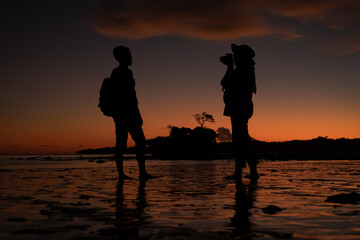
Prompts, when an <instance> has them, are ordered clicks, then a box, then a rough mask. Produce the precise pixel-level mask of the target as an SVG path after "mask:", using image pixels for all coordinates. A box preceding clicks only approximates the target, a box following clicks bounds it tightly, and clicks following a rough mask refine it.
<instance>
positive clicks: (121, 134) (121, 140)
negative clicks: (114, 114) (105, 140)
mask: <svg viewBox="0 0 360 240" xmlns="http://www.w3.org/2000/svg"><path fill="white" fill-rule="evenodd" d="M114 122H115V134H116V144H115V162H116V167H117V170H118V173H119V179H129V178H130V177H128V176H126V175H125V174H124V167H123V160H124V152H125V149H126V144H127V138H128V130H127V127H126V125H125V124H123V123H122V122H121V121H120V120H118V119H116V118H114Z"/></svg>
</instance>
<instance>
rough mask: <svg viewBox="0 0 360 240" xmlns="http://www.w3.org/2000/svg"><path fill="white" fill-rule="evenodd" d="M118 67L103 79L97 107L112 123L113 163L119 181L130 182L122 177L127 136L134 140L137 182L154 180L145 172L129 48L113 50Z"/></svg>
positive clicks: (141, 133) (141, 130)
mask: <svg viewBox="0 0 360 240" xmlns="http://www.w3.org/2000/svg"><path fill="white" fill-rule="evenodd" d="M113 54H114V57H115V59H116V60H117V61H118V62H119V67H117V68H115V69H114V70H113V71H112V73H111V76H110V78H107V79H105V80H104V82H103V85H102V88H101V90H100V104H99V106H100V108H101V111H102V112H103V113H104V114H105V115H106V116H111V117H112V118H113V119H114V122H115V134H116V145H115V160H116V166H117V170H118V172H119V178H120V179H130V177H128V176H126V175H125V174H124V168H123V159H124V156H123V155H124V152H125V150H126V144H127V139H128V133H130V135H131V137H132V139H133V140H134V141H135V148H136V158H137V160H138V164H139V177H140V179H149V178H154V176H152V175H150V174H148V173H147V172H146V169H145V136H144V132H143V129H142V125H143V120H142V118H141V114H140V111H139V108H138V101H137V98H136V92H135V80H134V78H133V74H132V71H131V70H130V69H129V66H130V65H132V56H131V52H130V49H129V48H127V47H124V46H118V47H116V48H114V51H113Z"/></svg>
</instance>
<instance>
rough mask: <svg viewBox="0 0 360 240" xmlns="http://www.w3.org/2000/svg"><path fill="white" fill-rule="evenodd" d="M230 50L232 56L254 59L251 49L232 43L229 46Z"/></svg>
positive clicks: (253, 52)
mask: <svg viewBox="0 0 360 240" xmlns="http://www.w3.org/2000/svg"><path fill="white" fill-rule="evenodd" d="M231 50H232V51H233V53H234V55H238V56H241V57H249V58H253V57H255V51H254V50H253V49H252V48H251V47H249V46H248V45H245V44H242V45H236V44H234V43H233V44H231Z"/></svg>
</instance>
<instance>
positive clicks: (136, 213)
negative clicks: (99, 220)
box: [99, 180, 149, 239]
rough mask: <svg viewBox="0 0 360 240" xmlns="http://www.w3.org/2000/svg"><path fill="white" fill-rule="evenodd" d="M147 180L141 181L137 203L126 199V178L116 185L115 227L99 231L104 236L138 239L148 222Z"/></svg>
mask: <svg viewBox="0 0 360 240" xmlns="http://www.w3.org/2000/svg"><path fill="white" fill-rule="evenodd" d="M145 185H146V180H141V181H139V185H138V192H137V198H136V200H135V204H130V203H129V202H127V201H126V197H127V196H126V194H124V180H119V181H118V183H117V187H116V200H115V221H114V228H112V227H110V228H105V229H102V230H100V231H99V233H100V235H102V236H118V239H138V238H139V231H140V229H141V228H142V226H143V225H144V224H146V221H147V219H148V218H149V216H148V215H146V214H145V213H144V209H145V207H146V193H145Z"/></svg>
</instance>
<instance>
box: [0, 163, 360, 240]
mask: <svg viewBox="0 0 360 240" xmlns="http://www.w3.org/2000/svg"><path fill="white" fill-rule="evenodd" d="M100 162H101V161H100ZM147 165H148V172H149V173H151V174H154V175H162V177H160V178H158V179H151V180H148V181H147V182H140V181H139V180H137V179H134V180H126V181H125V182H119V181H118V180H117V179H116V171H115V164H114V163H113V162H112V161H108V162H105V163H96V161H93V162H88V161H86V160H81V161H78V160H74V161H66V162H61V161H59V162H57V163H56V164H45V163H41V162H39V163H38V164H36V165H31V164H30V165H26V167H21V166H17V167H14V166H10V167H6V166H1V168H0V239H52V240H55V239H360V209H359V202H356V201H355V202H352V203H341V202H340V203H334V202H327V201H326V199H327V197H328V196H331V195H336V194H340V193H351V192H356V193H359V192H360V191H359V186H360V183H359V180H360V161H306V162H305V161H286V162H283V161H274V162H266V161H261V162H260V164H259V172H260V174H261V178H260V179H259V181H258V183H257V184H252V183H250V181H249V179H247V178H245V179H244V181H243V183H242V184H239V183H236V182H234V181H231V180H226V179H224V176H227V175H230V174H231V173H232V172H233V168H234V164H233V161H231V160H216V161H185V160H184V161H182V160H180V161H157V160H150V161H148V162H147ZM24 166H25V165H24ZM125 168H126V172H127V174H128V175H130V176H132V177H135V178H137V174H138V172H137V165H136V161H133V160H129V161H127V162H126V164H125ZM247 173H248V171H245V173H244V175H246V174H247ZM276 207H277V208H276Z"/></svg>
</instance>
